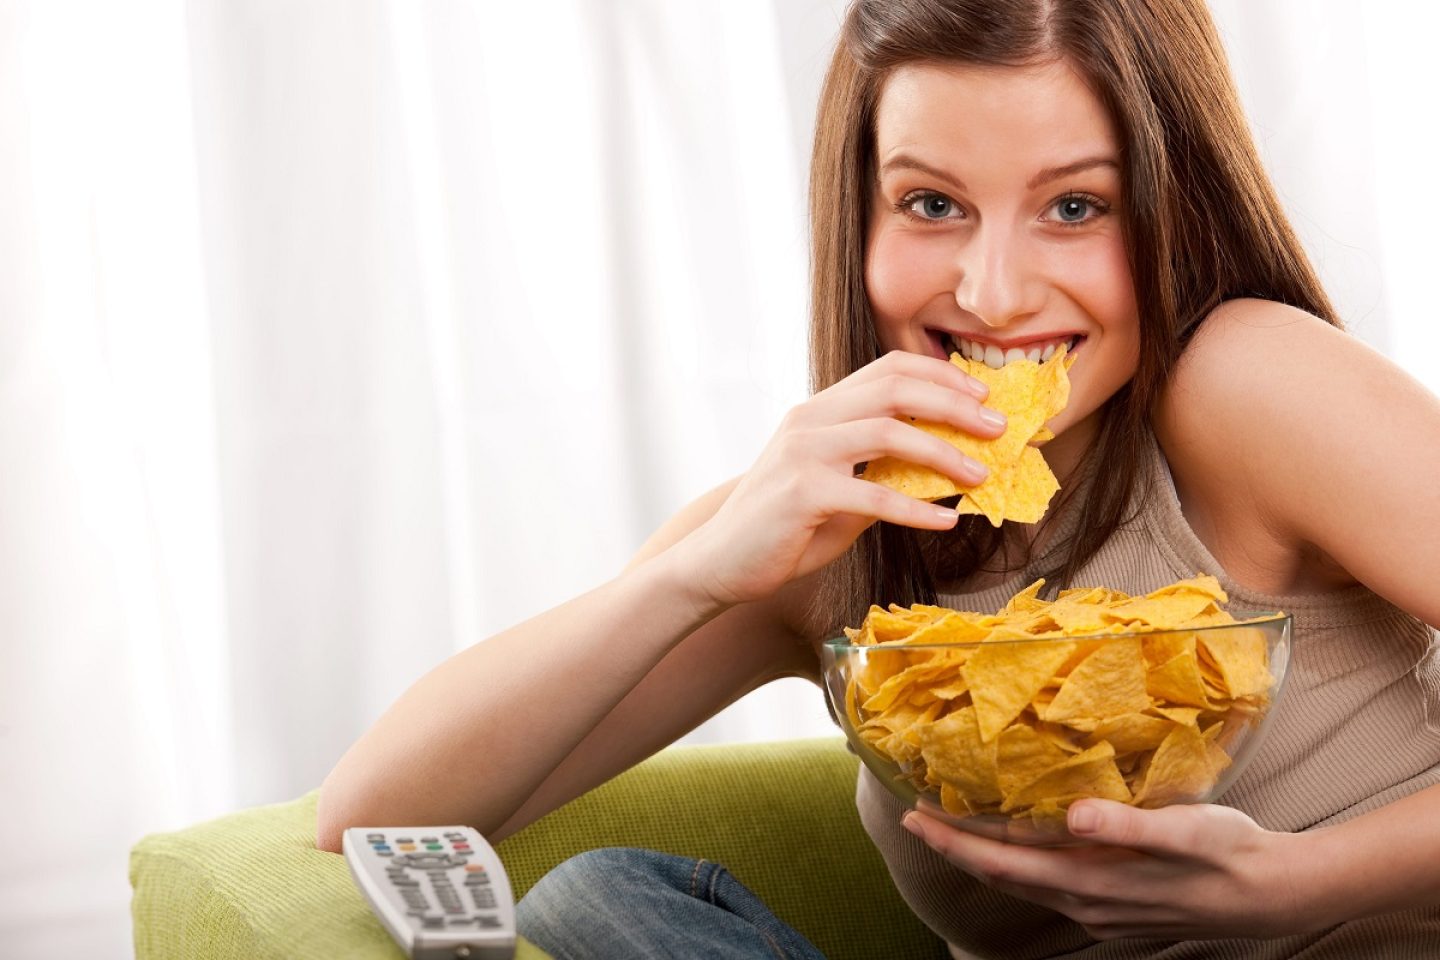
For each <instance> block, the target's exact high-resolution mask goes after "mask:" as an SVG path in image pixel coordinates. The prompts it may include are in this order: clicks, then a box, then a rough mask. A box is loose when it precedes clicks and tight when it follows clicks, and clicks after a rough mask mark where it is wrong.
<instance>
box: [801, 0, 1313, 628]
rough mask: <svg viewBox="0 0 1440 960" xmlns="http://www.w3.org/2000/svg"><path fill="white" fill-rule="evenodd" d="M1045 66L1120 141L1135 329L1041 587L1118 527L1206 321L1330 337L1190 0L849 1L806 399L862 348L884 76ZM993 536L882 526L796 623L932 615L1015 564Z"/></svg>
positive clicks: (984, 527) (834, 92)
mask: <svg viewBox="0 0 1440 960" xmlns="http://www.w3.org/2000/svg"><path fill="white" fill-rule="evenodd" d="M1056 58H1064V59H1066V60H1067V61H1068V62H1069V63H1071V64H1072V65H1073V66H1074V67H1076V68H1077V69H1078V70H1079V72H1080V73H1081V74H1082V76H1084V77H1086V79H1087V80H1088V81H1089V83H1090V85H1091V88H1092V89H1094V90H1095V91H1096V92H1097V95H1098V96H1099V97H1100V99H1101V101H1102V103H1103V104H1104V106H1105V108H1106V109H1107V110H1108V111H1109V113H1110V116H1111V118H1112V120H1113V121H1114V123H1115V125H1116V129H1117V130H1118V132H1119V135H1120V138H1121V154H1122V181H1123V190H1124V197H1123V203H1122V211H1121V215H1122V216H1123V218H1124V220H1123V221H1122V222H1123V224H1124V233H1125V242H1126V247H1127V251H1128V254H1129V263H1130V271H1131V277H1132V278H1133V281H1134V285H1135V298H1136V303H1137V304H1138V305H1139V310H1140V316H1141V330H1140V360H1139V366H1138V368H1137V369H1136V372H1135V376H1134V377H1133V378H1132V379H1131V380H1130V382H1128V383H1127V384H1126V385H1125V386H1124V387H1123V388H1121V389H1120V390H1119V391H1117V393H1116V394H1115V395H1114V396H1113V397H1111V398H1110V400H1108V401H1107V402H1106V404H1105V406H1104V408H1103V412H1102V417H1101V420H1102V422H1101V426H1100V429H1099V433H1098V435H1097V438H1096V441H1095V442H1094V444H1092V445H1091V447H1090V449H1089V450H1088V451H1087V452H1086V454H1085V456H1084V458H1083V459H1082V462H1081V464H1080V465H1079V466H1078V467H1077V468H1076V471H1075V473H1074V476H1077V477H1078V476H1080V475H1082V474H1083V473H1084V472H1085V470H1086V468H1087V467H1089V466H1090V465H1091V464H1093V463H1096V462H1098V463H1103V464H1104V465H1105V469H1104V470H1096V471H1094V479H1093V483H1092V484H1091V485H1090V490H1091V493H1090V495H1089V496H1087V497H1086V498H1085V499H1084V500H1083V501H1081V502H1079V503H1077V504H1075V508H1076V509H1077V510H1078V511H1079V512H1078V520H1077V525H1076V526H1075V528H1074V533H1073V534H1072V535H1071V536H1070V537H1068V538H1066V539H1065V540H1064V541H1063V542H1060V543H1053V544H1050V545H1049V547H1048V548H1047V550H1046V552H1045V555H1044V556H1043V557H1042V558H1041V560H1040V565H1041V569H1042V571H1043V572H1042V573H1041V575H1043V576H1045V577H1046V580H1047V584H1046V593H1047V594H1050V595H1053V592H1054V591H1056V590H1059V589H1061V588H1062V587H1064V586H1066V585H1067V584H1069V582H1070V578H1071V577H1073V576H1074V574H1075V572H1076V571H1077V570H1078V569H1079V568H1080V567H1081V566H1082V565H1083V564H1084V563H1085V562H1086V561H1087V560H1088V559H1089V558H1090V557H1091V556H1093V555H1094V553H1095V551H1096V550H1098V549H1099V548H1100V546H1101V545H1102V544H1103V543H1104V542H1105V541H1106V539H1108V538H1109V537H1110V535H1111V534H1112V533H1113V532H1114V531H1115V529H1116V528H1117V527H1118V526H1119V525H1120V524H1122V523H1123V522H1124V521H1125V519H1126V517H1125V515H1124V513H1125V510H1126V506H1127V504H1128V503H1129V501H1130V498H1131V494H1132V488H1133V487H1134V486H1135V484H1136V482H1137V477H1138V476H1139V468H1140V462H1139V455H1140V451H1141V449H1142V446H1141V440H1142V439H1143V436H1144V431H1146V430H1148V429H1149V424H1148V419H1149V416H1150V412H1151V409H1152V407H1153V406H1154V404H1155V402H1156V400H1157V398H1158V397H1159V396H1160V393H1161V390H1162V389H1163V387H1164V385H1165V383H1166V382H1167V380H1168V379H1169V377H1170V375H1171V372H1172V371H1173V369H1174V367H1175V363H1176V361H1177V360H1178V358H1179V356H1180V353H1181V351H1182V350H1183V349H1184V347H1185V344H1186V343H1187V342H1189V340H1190V338H1191V337H1192V336H1193V335H1194V333H1195V331H1196V329H1197V328H1198V326H1199V325H1200V323H1201V322H1202V321H1203V319H1204V318H1205V316H1206V315H1207V314H1208V313H1209V312H1210V311H1211V310H1213V309H1214V308H1215V307H1216V306H1217V305H1218V304H1219V303H1220V302H1221V301H1224V300H1229V299H1234V298H1237V297H1262V298H1265V299H1269V300H1275V301H1279V302H1281V303H1286V304H1290V305H1292V306H1296V307H1299V308H1301V309H1303V310H1306V311H1309V312H1310V313H1312V314H1314V315H1315V316H1317V317H1321V318H1323V319H1325V320H1327V321H1329V322H1330V323H1332V324H1334V325H1335V326H1337V327H1339V326H1341V323H1340V321H1339V318H1338V317H1337V316H1336V315H1335V311H1334V308H1333V307H1332V306H1331V304H1330V300H1329V298H1328V297H1327V296H1326V294H1325V291H1324V290H1323V288H1322V287H1321V285H1320V281H1319V279H1318V278H1317V277H1316V275H1315V272H1314V270H1313V268H1312V267H1311V265H1310V261H1309V259H1308V258H1307V257H1306V255H1305V252H1304V250H1303V248H1302V247H1301V245H1300V242H1299V240H1298V239H1297V238H1296V236H1295V233H1294V231H1293V230H1292V229H1291V227H1290V224H1289V223H1288V222H1287V220H1286V218H1285V214H1284V212H1283V210H1282V208H1281V205H1280V203H1279V201H1278V200H1277V198H1276V196H1275V191H1274V188H1273V187H1272V186H1271V184H1270V180H1269V178H1268V176H1267V175H1266V173H1265V169H1264V166H1263V165H1262V164H1261V162H1260V158H1259V155H1258V154H1257V152H1256V150H1255V147H1254V143H1253V142H1252V140H1251V136H1250V130H1249V127H1248V125H1247V123H1246V120H1245V116H1244V113H1243V111H1242V109H1241V107H1240V101H1239V98H1238V96H1237V95H1236V92H1235V87H1234V83H1233V81H1232V79H1231V77H1230V71H1229V68H1228V66H1227V64H1226V60H1225V54H1224V50H1223V48H1222V47H1221V44H1220V40H1219V37H1218V36H1217V34H1216V32H1215V27H1214V24H1213V23H1212V21H1211V19H1210V14H1209V11H1208V10H1207V9H1206V8H1205V5H1204V3H1203V0H855V2H853V3H852V4H851V5H850V7H849V8H848V9H847V11H846V14H845V19H844V23H843V25H842V27H841V31H840V39H839V42H838V43H837V44H836V47H835V52H834V55H833V56H832V58H831V61H830V67H829V69H828V71H827V73H826V76H825V83H824V87H823V88H822V90H821V94H820V103H819V108H818V111H817V115H816V129H815V143H814V149H813V152H812V155H811V162H810V174H811V176H810V197H809V200H810V211H811V215H812V222H811V244H812V246H811V250H812V261H811V265H812V271H811V304H812V314H811V325H810V363H811V384H810V386H811V389H812V391H816V392H818V391H820V390H823V389H825V388H826V387H828V386H830V385H831V384H834V383H835V382H837V381H839V380H842V379H844V378H845V377H847V376H849V375H850V374H851V373H853V372H854V371H856V370H858V369H860V368H861V367H862V366H864V365H865V364H867V363H870V362H871V361H872V360H874V359H876V357H877V356H878V343H877V340H876V336H875V326H874V321H873V318H872V316H871V311H870V304H869V300H868V299H867V297H866V293H865V263H864V255H865V249H866V244H865V240H866V235H867V229H868V226H869V216H870V198H871V191H872V190H873V189H874V182H875V179H876V174H875V162H876V159H875V149H876V145H875V110H876V104H877V103H878V102H879V99H880V92H881V89H882V87H883V85H884V83H885V80H886V78H887V77H888V75H889V74H890V72H891V71H892V70H894V69H895V68H896V67H897V66H899V65H901V64H906V63H912V62H927V61H928V62H936V61H948V62H957V63H964V64H981V65H989V66H1021V65H1027V64H1035V63H1040V62H1045V61H1049V60H1053V59H1056ZM1074 490H1075V488H1074V487H1073V486H1072V487H1070V488H1068V489H1067V490H1066V491H1064V492H1062V493H1061V495H1060V497H1059V498H1058V500H1057V502H1056V503H1053V504H1052V505H1051V508H1050V510H1049V511H1048V513H1047V521H1046V522H1048V521H1049V519H1051V518H1053V517H1055V516H1057V515H1058V514H1059V513H1060V512H1061V510H1062V509H1064V508H1065V506H1066V505H1067V502H1068V500H1069V499H1070V496H1071V495H1072V494H1073V493H1074ZM1006 532H1007V531H1006V530H1005V529H1004V528H1000V529H997V528H993V527H991V526H990V524H989V522H988V521H987V520H985V518H984V517H981V516H976V515H967V516H962V517H961V518H960V522H959V523H958V524H957V525H956V527H954V528H953V529H952V530H949V531H943V532H930V531H922V530H916V529H914V528H910V527H903V526H897V525H892V524H889V523H886V522H883V521H882V522H878V523H876V524H875V525H873V526H871V527H870V528H869V529H867V530H866V531H865V532H864V533H863V534H862V535H861V536H860V538H859V539H858V540H856V542H855V544H854V545H853V546H852V547H851V549H850V550H849V551H848V552H846V553H845V554H843V555H842V556H840V557H839V558H837V559H836V560H835V562H834V563H832V564H831V565H830V566H829V567H828V568H827V569H826V570H825V571H824V573H823V575H822V580H821V583H820V584H819V589H818V591H817V593H816V596H815V600H814V604H813V607H812V609H811V612H810V613H811V616H810V623H809V625H808V628H809V629H810V630H812V631H815V632H817V633H818V634H820V635H822V636H834V635H836V634H838V633H839V627H840V626H841V625H843V624H847V623H848V624H858V623H859V622H860V620H861V619H862V618H863V617H864V614H865V611H866V609H867V608H868V607H869V605H870V604H871V603H880V604H882V605H884V604H886V603H891V602H894V603H900V604H906V605H908V604H912V603H934V602H935V583H936V580H937V579H938V578H939V577H941V576H943V577H945V578H946V579H957V580H959V579H963V578H964V577H965V576H967V575H969V574H971V573H974V572H975V571H977V570H980V569H982V567H983V566H984V565H985V564H987V563H988V562H989V561H990V560H991V559H992V558H993V557H995V556H996V554H997V553H1001V555H1002V557H1003V559H1004V561H1006V565H1005V566H1003V567H1001V568H1000V569H1016V568H1015V567H1013V566H1011V565H1009V562H1008V561H1009V560H1010V558H1009V557H1008V556H1004V554H1003V553H1002V546H1003V545H1004V544H1005V543H1006V541H1007V540H1008V539H1010V538H1007V537H1006V536H1005V534H1006ZM1022 539H1023V538H1022ZM1007 549H1008V548H1007ZM1028 561H1029V558H1028V557H1025V558H1022V561H1021V562H1022V564H1023V563H1025V562H1028Z"/></svg>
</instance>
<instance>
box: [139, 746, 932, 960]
mask: <svg viewBox="0 0 1440 960" xmlns="http://www.w3.org/2000/svg"><path fill="white" fill-rule="evenodd" d="M844 743H845V741H844V739H843V738H839V737H823V738H819V739H814V740H793V741H787V742H783V743H770V744H730V745H724V746H703V747H672V748H670V749H668V750H663V751H661V752H660V753H659V754H657V755H656V756H654V757H652V758H651V759H649V760H647V761H646V762H644V763H642V764H640V765H639V766H637V767H635V768H634V769H632V770H629V771H626V772H625V773H623V774H621V775H620V776H618V777H616V778H615V779H613V780H611V781H610V782H609V783H607V784H604V785H603V786H601V787H598V788H596V789H595V790H592V791H590V792H589V793H587V794H586V795H585V796H583V797H580V798H578V799H577V800H575V801H573V802H572V803H569V804H567V805H565V806H564V807H562V808H561V809H559V810H556V811H555V812H553V813H551V814H550V815H549V816H547V817H544V818H542V819H541V820H539V821H537V822H536V823H533V824H531V825H530V826H529V827H527V828H526V829H525V830H523V831H521V832H520V833H518V834H516V835H515V836H513V837H510V838H509V839H507V840H505V841H504V842H503V843H501V844H500V845H499V848H498V849H499V853H500V856H501V858H502V859H503V860H504V861H505V866H506V869H507V871H508V872H509V874H510V880H511V883H512V884H513V885H514V888H515V895H516V897H521V896H524V894H525V891H527V890H529V889H530V887H531V886H533V885H534V883H535V881H537V880H538V879H539V878H540V877H541V876H543V875H544V874H545V872H546V871H548V870H549V869H550V868H551V867H553V866H554V865H555V864H557V863H559V862H560V861H562V860H565V859H566V858H568V857H570V856H572V855H574V854H576V853H579V852H581V851H583V850H589V849H594V848H596V847H607V846H636V847H648V848H650V849H654V850H662V851H666V852H670V853H677V854H681V855H684V856H691V857H703V858H705V859H708V860H714V861H717V862H719V863H722V864H724V865H725V866H726V868H727V869H729V870H730V872H731V873H733V874H734V875H735V876H736V877H737V878H738V879H739V880H740V881H741V882H743V883H745V884H746V885H747V886H749V887H750V888H751V889H752V890H754V891H755V892H756V894H758V895H759V896H760V898H761V899H762V900H764V901H765V902H766V903H767V904H768V905H769V906H770V908H771V909H772V910H774V912H775V913H776V914H777V915H778V916H779V917H780V918H781V919H783V920H785V921H786V922H787V923H789V924H791V925H792V926H794V927H795V928H796V929H797V930H799V931H800V932H802V933H803V934H805V936H807V937H809V938H810V940H811V941H812V942H813V943H814V944H815V945H816V946H817V947H818V948H819V949H820V951H821V952H822V953H824V954H825V956H826V957H827V958H828V960H848V958H854V960H860V958H862V957H876V956H883V957H887V958H895V960H909V958H915V960H922V958H923V960H941V958H943V957H945V953H944V949H943V944H941V942H940V941H939V940H938V939H937V938H936V937H935V936H934V935H933V934H932V933H931V932H930V931H929V930H927V929H926V928H925V927H924V926H923V925H922V924H921V923H920V922H919V920H917V919H916V918H915V916H914V915H913V914H912V913H911V912H910V911H909V909H908V908H907V907H906V906H905V904H904V902H903V901H902V900H901V899H900V897H899V895H898V894H897V893H896V891H895V888H894V887H893V885H892V884H891V883H890V878H889V875H888V874H887V872H886V870H885V865H884V862H883V861H882V860H881V859H880V856H879V854H878V853H877V852H876V850H875V848H874V847H873V845H872V844H871V843H870V841H869V838H868V837H866V835H865V833H864V830H863V829H862V828H861V826H860V822H859V819H858V816H857V815H856V812H855V804H854V788H855V774H856V764H857V762H858V761H857V760H856V758H855V757H854V756H853V755H852V754H850V753H849V752H848V751H847V750H846V749H845V746H844ZM318 797H319V790H314V791H311V792H310V793H307V794H306V795H305V796H303V797H300V798H299V799H296V800H292V801H289V802H287V803H279V804H272V805H270V806H264V807H256V808H252V809H250V810H243V811H240V812H238V813H234V814H230V815H228V816H224V817H221V818H219V819H216V820H212V821H209V822H208V823H201V824H197V825H195V826H192V827H188V828H186V829H183V830H179V831H175V832H173V833H161V834H152V835H150V836H147V837H145V838H143V839H142V840H141V841H140V842H139V843H138V844H136V846H135V847H134V849H133V850H132V851H131V856H130V882H131V885H132V887H133V888H134V891H135V893H134V898H133V901H132V915H133V919H134V926H135V953H136V956H137V958H139V960H160V958H167V960H168V958H177V960H178V958H187V960H230V958H235V960H239V958H246V960H266V958H276V960H279V958H286V960H311V958H314V960H321V958H324V960H330V958H333V957H337V956H338V957H349V958H357V960H369V958H377V960H379V958H398V957H401V956H403V954H402V953H401V952H400V950H399V948H398V947H397V946H395V944H394V943H393V942H392V941H391V940H390V937H389V935H388V934H387V933H386V932H385V929H384V928H383V927H382V926H381V925H380V922H379V921H378V920H377V919H375V917H374V915H373V914H371V912H370V910H369V907H368V905H367V904H366V902H365V900H364V898H363V897H362V896H361V895H360V892H359V891H358V890H357V889H356V888H355V885H354V882H353V881H352V880H351V877H350V872H349V870H348V869H347V868H346V866H345V862H344V858H343V857H341V856H339V855H337V854H332V853H325V852H322V851H320V850H317V849H315V805H316V801H317V799H318ZM545 956H546V955H545V954H544V953H543V952H542V951H540V950H538V949H536V948H535V947H533V946H532V945H530V944H528V943H523V942H522V943H521V944H520V947H519V949H518V950H517V952H516V957H517V960H537V958H544V957H545Z"/></svg>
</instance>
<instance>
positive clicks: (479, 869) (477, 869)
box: [465, 863, 485, 873]
mask: <svg viewBox="0 0 1440 960" xmlns="http://www.w3.org/2000/svg"><path fill="white" fill-rule="evenodd" d="M465 872H466V873H484V872H485V865H484V864H483V863H472V864H470V865H469V866H467V867H466V868H465Z"/></svg>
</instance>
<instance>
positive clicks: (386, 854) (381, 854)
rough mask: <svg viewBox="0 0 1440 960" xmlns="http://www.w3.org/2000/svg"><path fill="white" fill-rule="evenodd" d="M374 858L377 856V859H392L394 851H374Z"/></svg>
mask: <svg viewBox="0 0 1440 960" xmlns="http://www.w3.org/2000/svg"><path fill="white" fill-rule="evenodd" d="M375 856H377V857H393V856H395V851H394V850H376V851H375Z"/></svg>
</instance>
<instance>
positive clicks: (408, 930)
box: [340, 827, 515, 960]
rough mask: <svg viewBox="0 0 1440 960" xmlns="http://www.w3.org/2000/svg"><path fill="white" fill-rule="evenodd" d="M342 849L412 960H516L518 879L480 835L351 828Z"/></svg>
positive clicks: (359, 883)
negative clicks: (514, 886)
mask: <svg viewBox="0 0 1440 960" xmlns="http://www.w3.org/2000/svg"><path fill="white" fill-rule="evenodd" d="M340 845H341V849H342V850H343V851H344V852H345V862H346V863H348V864H349V865H350V872H351V874H353V875H354V877H355V885H356V886H358V887H359V888H360V892H361V893H363V894H365V899H367V900H369V901H370V909H371V910H373V911H375V915H376V916H378V917H379V918H380V922H381V923H383V924H385V929H386V930H389V931H390V936H392V937H394V938H395V942H396V943H398V944H400V946H401V947H402V948H403V949H404V950H405V954H406V956H408V957H410V958H411V960H455V958H457V957H458V958H469V960H511V958H512V957H514V956H515V898H514V895H513V894H512V893H511V891H510V878H509V877H507V876H505V868H504V866H502V865H501V863H500V858H499V856H497V855H496V853H495V850H494V849H493V848H492V847H491V846H490V844H489V843H487V842H486V841H485V838H484V837H482V836H481V835H480V833H479V832H478V831H476V830H474V829H472V828H471V827H351V828H349V829H348V830H346V831H345V833H344V836H343V837H342V839H341V841H340Z"/></svg>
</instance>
